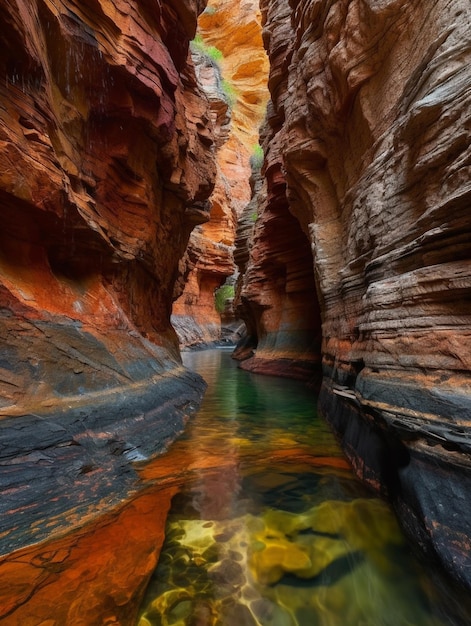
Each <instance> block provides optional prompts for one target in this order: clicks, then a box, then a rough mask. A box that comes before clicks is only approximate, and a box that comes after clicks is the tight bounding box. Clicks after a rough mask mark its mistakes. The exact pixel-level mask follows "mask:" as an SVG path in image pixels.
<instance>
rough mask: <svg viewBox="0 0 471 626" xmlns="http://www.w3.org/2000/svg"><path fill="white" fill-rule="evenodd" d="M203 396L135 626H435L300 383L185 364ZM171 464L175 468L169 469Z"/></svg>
mask: <svg viewBox="0 0 471 626" xmlns="http://www.w3.org/2000/svg"><path fill="white" fill-rule="evenodd" d="M186 361H187V365H189V366H190V367H192V368H193V369H196V370H197V371H199V372H200V373H201V374H202V375H203V376H204V377H205V379H206V380H207V382H208V385H209V386H208V391H207V394H206V397H205V399H204V402H203V404H202V407H201V410H200V412H199V414H198V416H197V418H196V419H195V420H194V421H193V423H192V424H191V425H190V427H189V428H188V431H187V433H186V435H185V436H184V438H183V439H182V440H181V441H180V442H178V444H177V446H176V447H174V448H173V451H171V452H170V456H171V457H172V455H174V456H173V459H175V454H178V455H179V458H181V459H185V466H186V467H187V474H186V478H185V486H184V488H182V489H181V491H180V493H179V494H178V495H177V496H175V497H174V499H173V502H172V509H171V512H170V516H169V519H168V523H167V531H166V541H165V544H164V546H163V550H162V553H161V558H160V561H159V565H158V567H157V570H156V572H155V574H154V576H153V578H152V580H151V583H150V585H149V588H148V590H147V594H146V598H145V601H144V604H143V611H142V615H141V618H140V620H139V626H149V625H151V626H157V625H159V626H162V625H175V626H177V625H178V626H184V625H185V626H209V625H211V626H244V625H250V626H256V625H259V626H316V625H319V626H359V625H362V626H381V625H384V626H389V625H390V626H401V625H407V624H410V625H414V626H422V625H423V626H443V625H444V624H449V623H452V622H451V621H447V619H446V618H445V617H443V612H442V601H441V599H440V597H439V595H438V593H437V590H436V589H434V588H433V585H432V583H431V581H430V580H429V579H428V577H427V575H426V573H425V572H424V571H423V570H421V569H420V567H419V566H418V564H417V563H416V562H415V560H413V558H412V557H411V555H410V551H409V549H408V547H407V545H406V543H405V542H404V539H403V537H402V535H401V533H400V532H399V529H398V527H397V525H396V522H395V520H394V518H393V516H392V514H391V512H390V511H389V509H388V507H387V506H386V505H385V504H384V503H383V502H382V501H381V500H379V499H377V498H374V497H372V496H371V494H370V493H369V492H367V491H366V490H365V488H364V487H363V486H362V485H361V484H360V483H359V482H358V481H357V480H356V479H355V477H354V476H353V474H352V473H351V471H350V469H349V467H348V465H347V463H346V462H345V460H344V458H343V456H342V454H341V451H340V450H339V448H338V446H337V443H336V441H335V439H334V438H333V437H332V435H331V433H330V431H329V430H328V428H327V427H326V426H325V424H324V422H322V421H321V420H320V419H318V418H317V416H316V415H315V410H314V406H315V398H314V397H313V396H312V394H311V392H310V391H309V390H307V389H306V388H305V387H304V386H303V385H302V384H301V383H297V382H295V381H289V380H288V381H287V380H282V381H281V380H278V379H275V378H268V377H261V376H254V375H252V374H249V373H247V372H244V371H242V370H239V369H237V367H236V365H235V364H234V363H233V362H232V361H231V359H230V356H229V354H228V353H227V352H226V351H223V350H212V351H205V352H197V353H190V354H188V355H186ZM173 462H174V461H173Z"/></svg>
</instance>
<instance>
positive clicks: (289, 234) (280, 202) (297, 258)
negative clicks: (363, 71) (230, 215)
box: [234, 5, 321, 385]
mask: <svg viewBox="0 0 471 626" xmlns="http://www.w3.org/2000/svg"><path fill="white" fill-rule="evenodd" d="M289 12H290V9H289V7H288V6H282V5H280V6H278V7H277V13H276V20H274V21H273V30H272V46H271V47H270V48H269V52H270V54H271V57H272V58H271V63H272V65H271V69H270V80H269V87H270V91H271V94H272V99H273V101H272V102H271V103H270V105H269V106H268V114H267V124H266V125H265V127H264V129H263V133H262V143H263V148H264V153H265V162H264V168H263V172H264V177H265V183H264V185H263V186H262V187H260V186H257V185H254V197H253V199H252V202H251V204H250V206H248V208H247V216H246V217H247V218H248V219H249V220H250V219H252V220H256V222H255V224H254V229H253V233H252V235H251V237H250V238H249V239H248V240H246V239H245V237H244V232H246V231H247V227H246V226H245V223H246V221H245V222H244V221H242V222H241V225H240V229H239V234H240V236H239V238H238V251H237V253H236V258H237V259H238V262H239V263H240V269H241V273H243V280H242V284H241V287H240V292H239V293H238V297H237V302H238V310H239V314H240V316H241V317H242V318H243V319H244V320H245V323H246V327H247V330H248V332H247V337H246V338H245V339H244V341H243V342H241V344H240V345H239V346H238V349H237V350H236V352H235V354H234V356H235V357H236V358H239V359H241V366H242V367H243V368H245V369H249V370H251V371H256V372H261V373H266V374H276V375H281V376H291V377H296V378H302V379H305V380H308V381H309V382H311V383H312V384H313V385H317V384H318V383H319V380H320V360H321V359H320V337H321V321H320V312H319V304H318V299H317V292H316V286H315V280H314V269H313V262H312V253H311V244H310V239H309V232H308V230H307V229H306V228H304V229H303V225H302V224H300V222H299V221H298V219H297V218H296V217H295V216H294V215H293V214H292V212H291V211H290V206H289V202H288V197H287V188H286V178H285V174H284V166H283V152H284V151H285V150H286V146H284V144H283V141H282V139H281V138H280V133H282V131H283V122H284V113H283V107H282V105H281V103H277V102H276V101H275V98H276V94H277V93H281V94H285V93H286V91H287V89H288V86H287V85H288V80H289V75H288V72H287V67H286V66H284V65H282V66H281V68H280V67H279V66H278V65H277V64H276V63H275V58H274V55H275V53H274V50H276V51H278V49H281V50H282V51H284V50H285V47H286V44H287V43H288V41H289V40H287V39H286V32H285V30H284V28H282V27H281V28H280V26H283V25H284V24H285V22H286V23H289ZM275 41H276V43H275ZM277 54H278V52H277ZM280 69H281V71H280ZM248 249H250V256H249V260H248V262H247V263H246V262H245V256H246V255H245V254H244V250H248Z"/></svg>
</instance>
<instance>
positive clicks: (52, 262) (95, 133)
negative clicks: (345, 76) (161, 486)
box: [0, 0, 215, 624]
mask: <svg viewBox="0 0 471 626" xmlns="http://www.w3.org/2000/svg"><path fill="white" fill-rule="evenodd" d="M203 8H204V2H202V1H196V0H180V1H179V2H174V1H172V2H170V1H163V2H158V3H150V2H145V1H139V2H135V3H131V4H130V3H126V2H121V0H115V1H106V2H105V1H103V2H102V1H96V0H93V1H92V0H89V1H87V0H85V1H83V2H73V1H70V2H55V1H48V0H44V1H43V0H33V1H32V2H23V1H22V0H17V1H15V2H3V3H1V5H0V23H1V33H2V35H1V39H2V45H1V49H0V71H1V80H0V103H1V106H0V142H1V150H0V215H1V222H2V226H1V230H0V341H1V347H0V355H1V356H0V415H1V419H0V440H1V444H2V447H1V458H0V491H1V496H2V497H1V508H2V511H1V520H2V522H1V530H0V555H5V554H7V553H9V552H12V551H14V550H17V549H19V548H20V547H21V546H24V545H26V544H28V543H29V542H31V541H34V542H40V541H42V540H44V539H45V538H46V536H48V535H53V536H57V535H58V534H60V533H63V532H64V531H65V530H66V529H68V528H73V527H74V526H75V525H76V524H78V523H80V522H81V521H85V520H86V521H90V520H92V519H94V518H95V517H96V516H97V515H102V514H103V513H104V511H105V510H106V509H107V508H109V507H111V506H117V504H118V503H119V502H120V501H121V500H122V499H123V498H125V497H127V494H128V493H130V492H132V490H133V489H134V484H135V482H136V474H135V472H134V470H133V467H132V462H133V461H135V460H144V459H146V458H150V457H152V456H154V455H155V454H157V453H158V452H160V451H162V450H164V449H165V448H166V447H167V446H168V443H169V442H170V441H171V440H172V439H174V438H175V436H176V434H177V433H178V432H180V431H181V430H182V428H183V425H184V423H185V421H186V419H187V417H188V415H189V414H190V413H191V412H193V411H194V408H195V406H196V404H197V402H198V400H199V397H200V395H201V392H202V389H203V383H202V381H201V380H200V379H199V378H198V377H196V376H195V375H193V374H190V373H188V372H186V371H185V370H184V369H183V368H182V367H181V362H180V357H179V353H178V343H177V338H176V335H175V333H174V331H173V329H172V327H171V326H170V311H171V303H172V295H173V289H174V282H175V278H176V276H177V273H178V262H179V259H180V257H181V256H182V255H183V253H184V251H185V248H186V245H187V242H188V237H189V235H190V232H191V230H192V228H193V227H194V226H195V225H196V224H199V223H201V222H203V221H205V220H206V219H207V212H208V206H207V198H208V196H209V195H210V193H211V191H212V188H213V185H214V176H215V163H214V154H213V152H214V150H213V137H212V124H211V120H210V111H209V109H208V103H207V99H206V98H205V97H204V96H203V95H202V93H201V91H200V89H199V87H198V86H197V82H196V77H195V73H194V69H193V66H192V63H191V60H189V59H188V45H189V41H190V40H191V39H192V38H193V37H194V33H195V30H196V19H197V14H198V12H200V11H201V10H203ZM165 506H166V503H165V499H164V500H163V509H165ZM71 511H73V514H72V513H71ZM66 559H67V555H65V554H64V555H63V558H62V557H61V558H59V559H58V562H59V564H57V563H56V560H54V559H50V560H49V561H50V562H49V561H48V559H45V562H44V571H46V570H47V571H52V570H51V568H52V569H54V568H56V571H59V570H61V569H64V568H66V564H65V560H66ZM36 566H38V567H40V568H42V567H43V565H41V564H40V563H39V565H38V563H36V565H35V567H36ZM12 567H13V566H12ZM57 568H58V569H57ZM7 570H8V568H7ZM3 571H5V570H3ZM8 571H9V575H10V576H12V575H13V574H12V570H11V569H10V570H8ZM0 575H1V574H0ZM15 576H16V574H15ZM110 576H111V578H112V575H111V574H110ZM7 578H8V576H7ZM25 580H26V579H25ZM15 581H17V582H18V580H17V578H15ZM15 584H16V583H15ZM22 584H23V583H21V582H18V585H19V587H21V585H22ZM28 584H29V583H28ZM41 584H42V583H41ZM24 585H26V586H23V587H21V588H23V589H25V588H26V587H27V583H26V582H25V583H24ZM0 586H1V587H2V588H3V587H5V586H8V582H7V583H5V585H3V583H2V585H0ZM76 589H78V587H76ZM131 595H132V593H131ZM28 597H29V591H28V594H23V601H26V600H27V599H28ZM103 598H105V595H103ZM128 600H129V601H131V600H132V598H124V596H123V598H121V599H118V600H117V601H116V602H117V604H120V602H122V603H123V604H124V603H125V602H127V601H128ZM103 602H104V600H103ZM110 602H111V605H112V604H113V602H112V601H110ZM3 607H4V605H3V603H2V611H5V610H6V609H4V608H3ZM131 609H132V607H131ZM11 610H12V609H11V607H10V608H9V609H8V611H11ZM8 611H7V613H5V612H3V613H0V615H1V616H2V617H4V616H5V615H6V614H8V615H9V617H8V618H7V619H8V620H9V621H8V623H9V624H14V623H16V622H15V618H14V617H13V614H12V613H8ZM58 614H59V613H58ZM85 621H87V620H85ZM48 623H49V622H48ZM51 623H52V622H51ZM54 623H56V622H54ZM57 623H61V624H64V623H70V624H72V623H79V622H78V621H74V620H72V619H70V620H69V619H65V620H59V621H58V622H57ZM80 623H81V622H80ZM88 623H91V622H88ZM100 623H101V622H100Z"/></svg>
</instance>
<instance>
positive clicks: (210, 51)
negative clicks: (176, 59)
mask: <svg viewBox="0 0 471 626" xmlns="http://www.w3.org/2000/svg"><path fill="white" fill-rule="evenodd" d="M191 47H192V49H193V50H195V51H197V52H199V53H200V54H203V55H204V56H207V57H209V58H210V59H211V60H212V61H215V62H216V63H219V61H221V60H222V59H223V58H224V55H223V53H222V52H221V50H219V48H216V46H208V45H207V44H206V43H205V41H204V39H203V37H202V36H201V35H196V37H195V38H194V39H193V41H192V42H191Z"/></svg>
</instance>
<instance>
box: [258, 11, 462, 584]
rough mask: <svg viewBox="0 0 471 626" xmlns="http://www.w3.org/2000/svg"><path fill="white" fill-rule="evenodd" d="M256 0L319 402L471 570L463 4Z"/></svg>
mask: <svg viewBox="0 0 471 626" xmlns="http://www.w3.org/2000/svg"><path fill="white" fill-rule="evenodd" d="M261 5H262V11H263V15H264V20H265V30H264V40H265V43H266V45H267V48H268V50H269V55H270V59H271V63H272V69H271V74H270V90H271V95H272V99H273V110H274V115H275V117H276V118H277V119H278V120H279V121H280V123H281V124H282V129H281V130H280V131H279V133H278V134H277V138H276V141H277V143H279V144H280V146H281V153H282V169H283V171H284V172H285V178H286V184H287V198H288V200H289V210H290V212H291V214H292V215H294V216H295V217H296V218H297V220H298V222H299V224H300V227H301V230H302V232H303V233H305V234H308V235H309V239H310V242H311V245H312V251H313V263H314V268H315V275H316V284H317V291H318V294H319V300H320V303H321V312H322V334H323V344H322V353H323V363H324V383H323V388H322V392H321V399H320V405H321V409H322V411H323V413H324V415H325V416H326V417H327V419H328V420H329V421H330V422H331V423H332V424H333V425H334V427H335V428H336V430H337V432H338V433H339V435H340V436H341V438H342V441H343V444H344V447H345V449H346V451H347V454H348V455H349V457H350V459H351V460H352V463H353V465H354V467H355V468H356V470H357V471H358V473H359V474H360V475H361V476H362V477H363V478H364V479H365V480H367V481H368V482H370V484H371V485H373V486H374V487H376V488H379V489H383V490H385V491H387V492H388V493H389V495H390V497H391V498H392V500H393V501H394V503H395V506H396V509H397V511H398V514H399V516H400V518H401V520H402V522H403V525H404V526H405V528H406V529H407V530H408V532H409V534H410V535H411V536H412V537H413V538H414V540H415V542H416V543H417V544H418V545H420V546H421V547H422V548H423V549H424V550H426V551H428V552H429V554H430V555H432V556H434V557H437V558H438V559H439V560H440V561H441V562H442V563H443V564H445V566H446V567H447V568H448V570H449V571H450V572H451V573H452V574H453V576H455V577H456V578H457V579H459V580H460V581H461V582H463V583H465V584H466V585H468V586H470V585H471V578H470V576H469V571H470V568H469V566H470V551H469V542H470V538H471V526H470V522H469V519H470V515H469V504H468V503H469V501H470V499H471V498H470V495H471V478H470V476H471V472H470V469H471V458H470V452H471V450H470V443H469V441H470V416H471V400H470V398H471V393H470V392H471V377H470V369H471V361H470V354H471V330H470V329H471V318H470V315H469V303H470V300H469V294H470V286H471V261H470V255H469V243H470V241H471V218H470V213H469V198H470V185H469V174H470V163H471V152H470V142H469V126H470V110H471V109H470V99H471V91H470V90H469V83H470V64H469V60H470V54H471V45H470V39H469V33H470V26H471V7H470V5H469V2H467V1H465V0H458V1H457V2H453V3H450V2H448V1H446V0H443V1H442V0H438V1H437V2H434V3H432V5H429V4H425V3H412V2H408V1H405V0H388V1H385V2H375V1H373V0H336V1H334V2H331V1H325V0H306V1H299V0H290V2H289V7H287V5H286V3H285V2H281V0H262V3H261ZM272 117H273V116H272ZM272 125H273V123H272ZM270 149H271V148H270ZM268 159H269V155H268ZM267 173H268V178H269V180H270V166H269V165H268V166H267ZM267 226H268V224H267ZM272 284H274V281H272ZM252 301H253V302H254V303H256V300H255V299H253V300H252Z"/></svg>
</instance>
